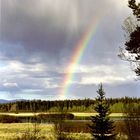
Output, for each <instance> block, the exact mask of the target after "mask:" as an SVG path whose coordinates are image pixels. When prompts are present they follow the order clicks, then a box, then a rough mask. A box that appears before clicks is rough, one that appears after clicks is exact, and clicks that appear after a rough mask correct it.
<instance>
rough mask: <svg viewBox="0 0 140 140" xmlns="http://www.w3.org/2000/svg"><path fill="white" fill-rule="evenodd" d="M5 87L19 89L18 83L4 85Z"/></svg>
mask: <svg viewBox="0 0 140 140" xmlns="http://www.w3.org/2000/svg"><path fill="white" fill-rule="evenodd" d="M3 86H4V87H18V84H17V83H4V84H3Z"/></svg>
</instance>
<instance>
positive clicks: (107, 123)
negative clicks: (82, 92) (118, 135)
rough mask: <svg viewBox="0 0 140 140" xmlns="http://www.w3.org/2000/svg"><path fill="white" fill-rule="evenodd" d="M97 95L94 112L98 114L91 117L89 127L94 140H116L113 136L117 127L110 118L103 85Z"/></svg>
mask: <svg viewBox="0 0 140 140" xmlns="http://www.w3.org/2000/svg"><path fill="white" fill-rule="evenodd" d="M97 93H98V96H97V98H96V103H95V106H94V110H95V111H96V112H97V113H98V114H97V115H96V116H92V117H91V121H92V123H91V125H89V127H90V129H91V134H92V136H93V140H95V139H96V140H114V139H115V134H113V132H114V127H115V126H114V125H113V121H111V120H110V118H109V114H110V109H109V105H108V104H107V102H106V100H105V92H104V90H103V86H102V84H100V85H99V89H98V91H97Z"/></svg>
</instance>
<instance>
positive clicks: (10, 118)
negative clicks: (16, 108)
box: [0, 115, 21, 123]
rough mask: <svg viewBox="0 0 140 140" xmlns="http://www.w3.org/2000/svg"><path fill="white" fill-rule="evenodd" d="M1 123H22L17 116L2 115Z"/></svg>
mask: <svg viewBox="0 0 140 140" xmlns="http://www.w3.org/2000/svg"><path fill="white" fill-rule="evenodd" d="M0 122H1V123H20V122H21V121H20V119H19V118H17V117H15V116H9V115H1V116H0Z"/></svg>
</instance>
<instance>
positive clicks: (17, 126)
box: [0, 123, 91, 140]
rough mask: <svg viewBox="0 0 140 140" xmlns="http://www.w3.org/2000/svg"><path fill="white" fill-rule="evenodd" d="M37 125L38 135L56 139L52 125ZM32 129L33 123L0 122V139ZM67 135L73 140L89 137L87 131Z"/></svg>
mask: <svg viewBox="0 0 140 140" xmlns="http://www.w3.org/2000/svg"><path fill="white" fill-rule="evenodd" d="M38 127H39V129H40V130H41V131H40V135H41V136H44V138H45V139H46V140H56V133H55V130H54V125H52V124H40V125H39V126H38ZM32 130H33V124H31V123H11V124H9V123H0V140H14V139H16V138H17V137H21V136H22V135H23V134H25V133H27V132H29V131H32ZM67 135H68V136H69V137H71V138H73V139H74V140H82V139H84V140H90V139H91V135H90V134H89V133H68V134H67Z"/></svg>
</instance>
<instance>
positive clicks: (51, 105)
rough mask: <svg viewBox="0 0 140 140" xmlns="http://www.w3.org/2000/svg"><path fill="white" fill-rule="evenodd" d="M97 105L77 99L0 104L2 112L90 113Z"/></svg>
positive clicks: (128, 99)
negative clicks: (62, 111)
mask: <svg viewBox="0 0 140 140" xmlns="http://www.w3.org/2000/svg"><path fill="white" fill-rule="evenodd" d="M105 100H106V103H107V104H109V105H110V106H113V105H114V104H119V103H122V104H123V105H125V104H128V103H136V104H139V103H140V98H136V97H122V98H107V99H105ZM94 104H96V99H89V98H88V99H77V100H54V101H45V100H22V101H16V102H12V103H5V104H0V112H15V111H17V112H35V111H37V112H47V111H50V112H51V111H52V112H57V111H59V110H60V109H61V110H67V111H77V112H80V111H89V110H90V108H91V109H92V108H93V106H94Z"/></svg>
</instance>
